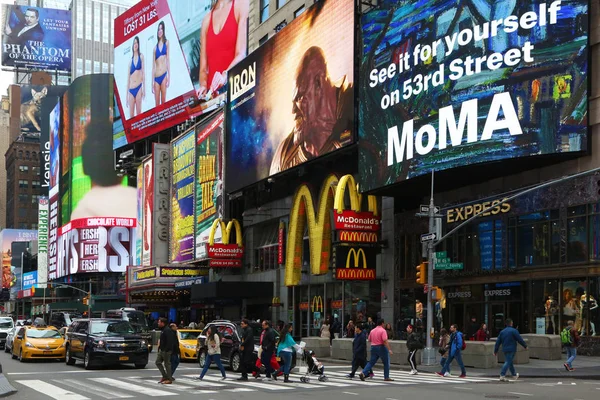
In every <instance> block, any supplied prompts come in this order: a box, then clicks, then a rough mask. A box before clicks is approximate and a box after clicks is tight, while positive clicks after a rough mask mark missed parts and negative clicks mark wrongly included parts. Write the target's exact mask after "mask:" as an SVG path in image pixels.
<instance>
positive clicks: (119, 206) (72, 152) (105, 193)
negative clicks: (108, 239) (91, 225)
mask: <svg viewBox="0 0 600 400" xmlns="http://www.w3.org/2000/svg"><path fill="white" fill-rule="evenodd" d="M112 88H113V79H112V76H111V75H109V74H93V75H84V76H81V77H79V78H77V79H75V80H74V81H73V83H72V84H71V85H70V86H69V89H68V91H67V92H66V93H65V96H63V112H64V114H63V115H64V117H63V121H64V123H63V129H61V133H62V142H63V144H64V145H63V146H62V149H61V153H62V154H61V159H62V165H63V170H62V175H63V178H64V179H63V180H64V182H63V183H62V184H61V187H62V189H61V196H62V210H61V211H62V216H63V219H62V223H63V225H64V224H66V223H67V222H69V221H71V220H74V219H80V218H88V217H98V216H110V217H125V218H133V219H135V218H136V216H137V192H136V189H135V188H133V187H129V186H128V177H127V176H119V175H118V174H117V171H115V167H114V152H113V150H112V141H111V137H110V134H107V132H111V129H112V126H113V113H112V108H113V91H112Z"/></svg>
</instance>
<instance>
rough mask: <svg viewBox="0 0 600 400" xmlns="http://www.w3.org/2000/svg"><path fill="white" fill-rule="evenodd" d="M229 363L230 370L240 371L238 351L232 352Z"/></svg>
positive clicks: (240, 364)
mask: <svg viewBox="0 0 600 400" xmlns="http://www.w3.org/2000/svg"><path fill="white" fill-rule="evenodd" d="M229 365H231V370H232V371H233V372H240V371H241V370H242V363H241V358H240V353H238V352H235V353H233V355H232V356H231V361H230V362H229Z"/></svg>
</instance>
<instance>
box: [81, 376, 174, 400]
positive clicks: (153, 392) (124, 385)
mask: <svg viewBox="0 0 600 400" xmlns="http://www.w3.org/2000/svg"><path fill="white" fill-rule="evenodd" d="M89 379H90V380H92V381H94V382H98V383H103V384H105V385H108V386H110V387H113V388H118V389H123V390H128V391H130V392H135V393H138V394H143V395H146V396H150V397H159V396H172V395H174V394H175V393H173V392H167V391H166V390H160V389H158V388H150V387H145V386H140V385H135V384H133V383H129V382H123V381H120V380H118V379H112V378H89Z"/></svg>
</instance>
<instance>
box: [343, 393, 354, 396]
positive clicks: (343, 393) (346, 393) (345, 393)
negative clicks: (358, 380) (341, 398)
mask: <svg viewBox="0 0 600 400" xmlns="http://www.w3.org/2000/svg"><path fill="white" fill-rule="evenodd" d="M342 393H343V394H351V395H352V396H358V393H354V392H342Z"/></svg>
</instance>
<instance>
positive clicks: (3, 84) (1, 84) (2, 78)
mask: <svg viewBox="0 0 600 400" xmlns="http://www.w3.org/2000/svg"><path fill="white" fill-rule="evenodd" d="M0 4H14V1H11V0H0ZM2 35H4V30H0V43H1V39H2ZM12 82H13V74H12V73H11V72H5V71H0V95H5V94H6V89H7V88H8V85H10V84H11V83H12Z"/></svg>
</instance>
